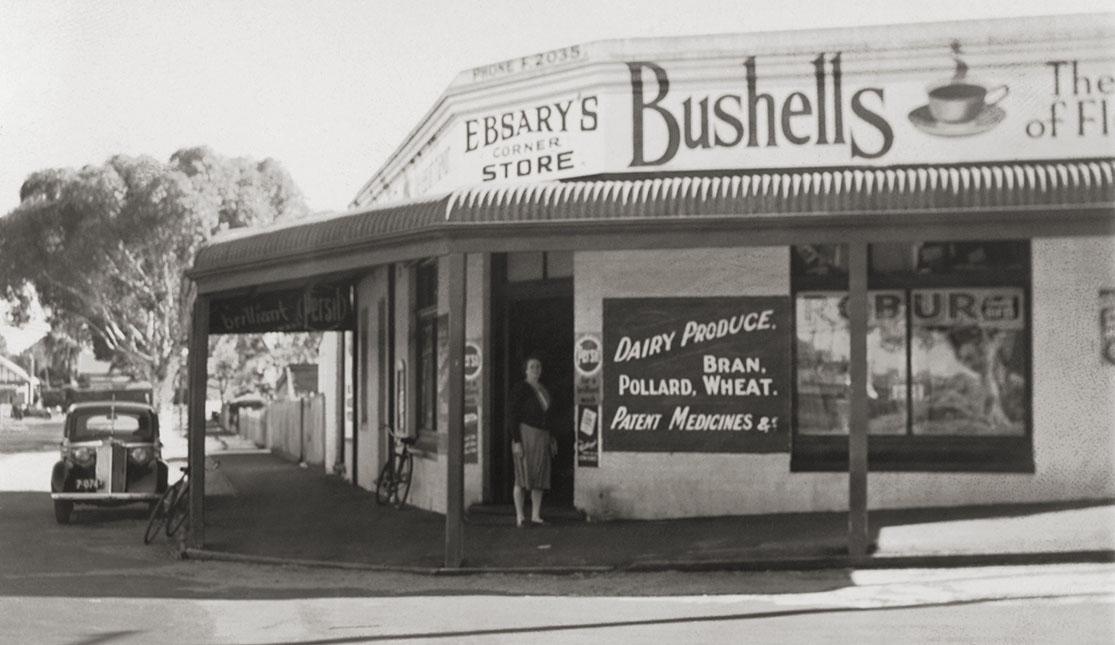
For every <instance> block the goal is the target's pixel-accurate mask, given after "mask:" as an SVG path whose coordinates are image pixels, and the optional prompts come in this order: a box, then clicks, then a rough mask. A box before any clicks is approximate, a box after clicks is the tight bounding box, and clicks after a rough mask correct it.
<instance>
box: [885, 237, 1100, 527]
mask: <svg viewBox="0 0 1115 645" xmlns="http://www.w3.org/2000/svg"><path fill="white" fill-rule="evenodd" d="M1031 260H1032V267H1033V282H1032V294H1033V307H1032V314H1031V315H1032V318H1031V320H1032V324H1033V379H1034V386H1033V400H1032V405H1033V422H1034V426H1033V441H1034V444H1033V447H1034V462H1035V472H1034V473H1033V474H978V473H951V474H945V475H936V474H927V473H907V474H900V473H879V474H872V475H871V476H870V477H869V478H868V487H869V493H868V499H869V500H870V501H871V505H872V507H903V506H947V505H953V504H983V503H1004V502H1006V503H1010V502H1041V501H1060V500H1079V499H1097V498H1105V497H1112V496H1115V479H1113V478H1112V468H1113V467H1115V458H1113V457H1115V365H1111V364H1107V363H1104V362H1103V359H1102V358H1101V354H1100V342H1099V299H1098V292H1099V290H1100V289H1103V288H1108V289H1111V288H1115V238H1110V237H1108V238H1099V237H1096V238H1059V239H1036V240H1033V241H1032V243H1031Z"/></svg>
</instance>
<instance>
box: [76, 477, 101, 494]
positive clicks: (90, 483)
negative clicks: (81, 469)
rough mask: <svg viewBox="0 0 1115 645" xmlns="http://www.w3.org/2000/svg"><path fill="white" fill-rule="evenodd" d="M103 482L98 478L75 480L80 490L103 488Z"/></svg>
mask: <svg viewBox="0 0 1115 645" xmlns="http://www.w3.org/2000/svg"><path fill="white" fill-rule="evenodd" d="M104 485H105V483H104V482H103V481H101V480H99V479H93V478H89V479H79V480H77V486H76V488H77V489H78V490H79V491H80V490H100V489H102V488H104Z"/></svg>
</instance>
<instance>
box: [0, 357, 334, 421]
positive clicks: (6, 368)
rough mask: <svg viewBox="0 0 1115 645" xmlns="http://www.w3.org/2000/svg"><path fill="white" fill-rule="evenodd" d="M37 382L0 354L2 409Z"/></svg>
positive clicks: (30, 392)
mask: <svg viewBox="0 0 1115 645" xmlns="http://www.w3.org/2000/svg"><path fill="white" fill-rule="evenodd" d="M315 377H316V374H315ZM38 384H39V379H37V378H35V377H34V376H31V375H30V374H28V373H27V370H25V369H23V368H22V367H20V366H19V365H17V364H15V363H14V362H12V361H11V360H9V359H7V358H5V357H3V356H0V406H3V409H8V408H10V407H11V406H13V405H27V404H29V403H31V402H33V401H34V400H35V388H36V386H38Z"/></svg>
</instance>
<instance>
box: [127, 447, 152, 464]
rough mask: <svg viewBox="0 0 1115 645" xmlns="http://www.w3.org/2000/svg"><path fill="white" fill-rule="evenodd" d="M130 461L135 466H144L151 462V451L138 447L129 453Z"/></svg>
mask: <svg viewBox="0 0 1115 645" xmlns="http://www.w3.org/2000/svg"><path fill="white" fill-rule="evenodd" d="M128 459H130V460H131V462H132V463H133V464H136V465H139V466H144V465H146V464H147V462H149V461H151V449H150V448H148V447H147V446H138V447H136V448H132V449H131V450H129V451H128Z"/></svg>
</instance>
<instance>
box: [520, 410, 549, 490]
mask: <svg viewBox="0 0 1115 645" xmlns="http://www.w3.org/2000/svg"><path fill="white" fill-rule="evenodd" d="M519 431H520V433H521V434H522V436H523V454H522V455H521V456H519V457H515V458H514V461H515V485H516V486H518V487H519V488H532V489H541V490H550V459H551V455H550V433H549V432H546V431H545V430H541V429H539V428H535V427H534V426H528V425H527V424H525V423H520V424H519Z"/></svg>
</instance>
